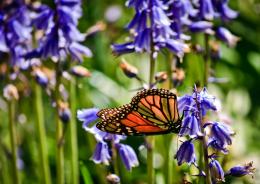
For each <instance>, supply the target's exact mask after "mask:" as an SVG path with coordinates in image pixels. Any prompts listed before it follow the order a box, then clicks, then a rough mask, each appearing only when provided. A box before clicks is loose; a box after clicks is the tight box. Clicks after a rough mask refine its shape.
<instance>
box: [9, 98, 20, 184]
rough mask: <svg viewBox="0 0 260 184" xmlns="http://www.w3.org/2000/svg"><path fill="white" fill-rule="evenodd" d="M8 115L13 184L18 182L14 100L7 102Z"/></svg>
mask: <svg viewBox="0 0 260 184" xmlns="http://www.w3.org/2000/svg"><path fill="white" fill-rule="evenodd" d="M8 116H9V131H10V141H11V151H12V169H13V181H14V183H15V184H20V179H19V173H18V167H17V159H18V157H17V147H16V146H17V145H16V138H17V135H16V128H15V102H14V101H13V100H12V101H9V102H8Z"/></svg>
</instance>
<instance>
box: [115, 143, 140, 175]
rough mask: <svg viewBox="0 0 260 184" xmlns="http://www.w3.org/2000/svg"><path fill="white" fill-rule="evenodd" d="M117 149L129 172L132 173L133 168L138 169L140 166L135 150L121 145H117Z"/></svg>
mask: <svg viewBox="0 0 260 184" xmlns="http://www.w3.org/2000/svg"><path fill="white" fill-rule="evenodd" d="M116 147H117V149H118V152H119V155H120V157H121V159H122V161H123V163H124V165H125V167H126V169H127V170H129V171H130V170H131V169H132V167H137V166H138V165H139V162H138V159H137V156H136V154H135V151H134V150H133V148H131V147H130V146H128V145H125V144H120V143H119V144H117V145H116Z"/></svg>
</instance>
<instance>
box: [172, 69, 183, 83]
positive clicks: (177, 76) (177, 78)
mask: <svg viewBox="0 0 260 184" xmlns="http://www.w3.org/2000/svg"><path fill="white" fill-rule="evenodd" d="M184 79H185V72H184V70H183V69H182V68H176V70H175V71H174V72H173V75H172V80H173V83H174V86H179V85H180V84H182V82H183V80H184Z"/></svg>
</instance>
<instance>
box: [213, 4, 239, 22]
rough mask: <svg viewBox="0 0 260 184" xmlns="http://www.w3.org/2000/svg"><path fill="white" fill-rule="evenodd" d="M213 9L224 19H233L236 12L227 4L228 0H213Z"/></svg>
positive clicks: (236, 14)
mask: <svg viewBox="0 0 260 184" xmlns="http://www.w3.org/2000/svg"><path fill="white" fill-rule="evenodd" d="M213 4H214V7H215V9H216V10H217V12H218V14H219V16H220V17H221V18H222V19H223V20H224V21H229V20H232V19H235V18H236V17H237V16H238V13H237V12H236V11H234V10H232V9H231V8H229V6H228V0H221V1H219V0H213Z"/></svg>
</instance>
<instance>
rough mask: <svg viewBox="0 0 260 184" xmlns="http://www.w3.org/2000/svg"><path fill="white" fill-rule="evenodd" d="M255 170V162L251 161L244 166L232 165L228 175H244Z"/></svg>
mask: <svg viewBox="0 0 260 184" xmlns="http://www.w3.org/2000/svg"><path fill="white" fill-rule="evenodd" d="M254 172H255V168H254V167H253V162H249V163H247V164H245V165H244V166H235V167H232V168H231V169H230V170H229V171H228V172H227V173H226V175H231V176H235V177H242V176H245V175H253V174H254Z"/></svg>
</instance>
